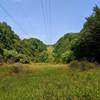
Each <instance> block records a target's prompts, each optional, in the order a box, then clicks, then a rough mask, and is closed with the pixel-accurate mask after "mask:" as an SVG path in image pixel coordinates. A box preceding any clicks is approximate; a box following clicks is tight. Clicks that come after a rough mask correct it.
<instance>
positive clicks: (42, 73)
mask: <svg viewBox="0 0 100 100" xmlns="http://www.w3.org/2000/svg"><path fill="white" fill-rule="evenodd" d="M35 65H36V67H37V69H35V68H34V67H35ZM38 65H39V66H38ZM27 66H28V67H30V68H29V69H27V68H26V69H27V70H30V69H31V70H32V66H33V70H32V71H31V72H28V73H27V71H26V72H24V73H23V74H20V73H18V74H16V75H14V76H13V75H7V76H5V75H4V73H7V72H8V73H11V71H13V70H12V68H11V67H7V69H6V67H2V68H1V69H0V75H2V77H0V100H99V99H100V84H99V83H100V70H98V69H95V70H89V71H83V72H81V71H77V70H69V69H68V68H66V67H67V65H64V66H63V65H55V66H56V67H54V65H51V67H50V65H47V66H46V64H33V65H27ZM41 66H42V68H41ZM60 66H61V67H60ZM23 68H25V67H23Z"/></svg>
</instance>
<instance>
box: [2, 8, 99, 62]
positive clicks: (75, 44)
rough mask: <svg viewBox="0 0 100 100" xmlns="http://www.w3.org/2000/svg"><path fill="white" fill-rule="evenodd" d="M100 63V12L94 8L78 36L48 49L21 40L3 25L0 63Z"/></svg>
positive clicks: (65, 38) (39, 43) (36, 41)
mask: <svg viewBox="0 0 100 100" xmlns="http://www.w3.org/2000/svg"><path fill="white" fill-rule="evenodd" d="M73 60H88V61H90V62H95V61H96V62H100V8H99V7H98V6H95V7H94V8H93V13H92V14H91V16H89V17H87V18H86V22H85V23H84V25H83V28H82V29H81V31H80V32H78V33H67V34H65V35H64V36H63V37H61V38H60V39H59V40H58V41H57V43H56V44H54V45H52V46H48V45H46V44H44V43H43V42H42V41H40V40H39V39H36V38H30V39H23V40H22V39H20V37H19V36H18V35H16V33H15V32H14V31H13V30H12V29H11V27H10V26H9V25H8V24H7V23H6V22H0V62H5V63H17V62H20V63H30V62H52V63H69V62H71V61H73Z"/></svg>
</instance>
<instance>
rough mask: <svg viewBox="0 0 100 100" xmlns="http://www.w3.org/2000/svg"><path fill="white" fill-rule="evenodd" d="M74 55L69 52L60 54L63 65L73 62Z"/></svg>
mask: <svg viewBox="0 0 100 100" xmlns="http://www.w3.org/2000/svg"><path fill="white" fill-rule="evenodd" d="M74 58H75V57H74V55H73V52H72V51H71V50H68V51H66V52H65V53H63V54H62V62H63V63H70V62H71V61H72V60H74Z"/></svg>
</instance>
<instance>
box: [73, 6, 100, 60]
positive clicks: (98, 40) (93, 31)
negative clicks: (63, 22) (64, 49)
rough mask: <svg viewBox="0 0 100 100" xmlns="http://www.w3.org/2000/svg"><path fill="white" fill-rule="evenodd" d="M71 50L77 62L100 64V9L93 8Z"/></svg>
mask: <svg viewBox="0 0 100 100" xmlns="http://www.w3.org/2000/svg"><path fill="white" fill-rule="evenodd" d="M72 50H73V52H74V55H75V56H76V59H78V60H79V59H87V60H89V61H98V62H100V8H98V7H95V8H94V12H93V14H92V15H91V16H90V17H88V18H87V21H86V23H85V24H84V26H83V29H82V30H81V32H80V38H79V39H78V41H77V42H76V43H75V44H74V45H73V47H72Z"/></svg>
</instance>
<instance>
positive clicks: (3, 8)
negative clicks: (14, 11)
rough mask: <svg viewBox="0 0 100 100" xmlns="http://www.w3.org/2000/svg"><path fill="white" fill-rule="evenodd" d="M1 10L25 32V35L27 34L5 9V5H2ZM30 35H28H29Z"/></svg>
mask: <svg viewBox="0 0 100 100" xmlns="http://www.w3.org/2000/svg"><path fill="white" fill-rule="evenodd" d="M0 8H1V9H2V10H3V11H4V12H5V13H6V14H7V15H8V16H9V18H10V19H11V20H12V21H13V22H14V23H15V25H16V26H17V27H18V28H19V29H20V30H21V31H22V32H24V33H25V34H27V33H26V32H25V31H24V30H23V28H22V27H21V25H20V24H19V23H18V22H16V20H15V19H14V18H13V16H12V15H11V14H10V13H9V12H8V11H7V10H6V9H5V7H4V6H3V5H1V4H0ZM27 35H28V34H27Z"/></svg>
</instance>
